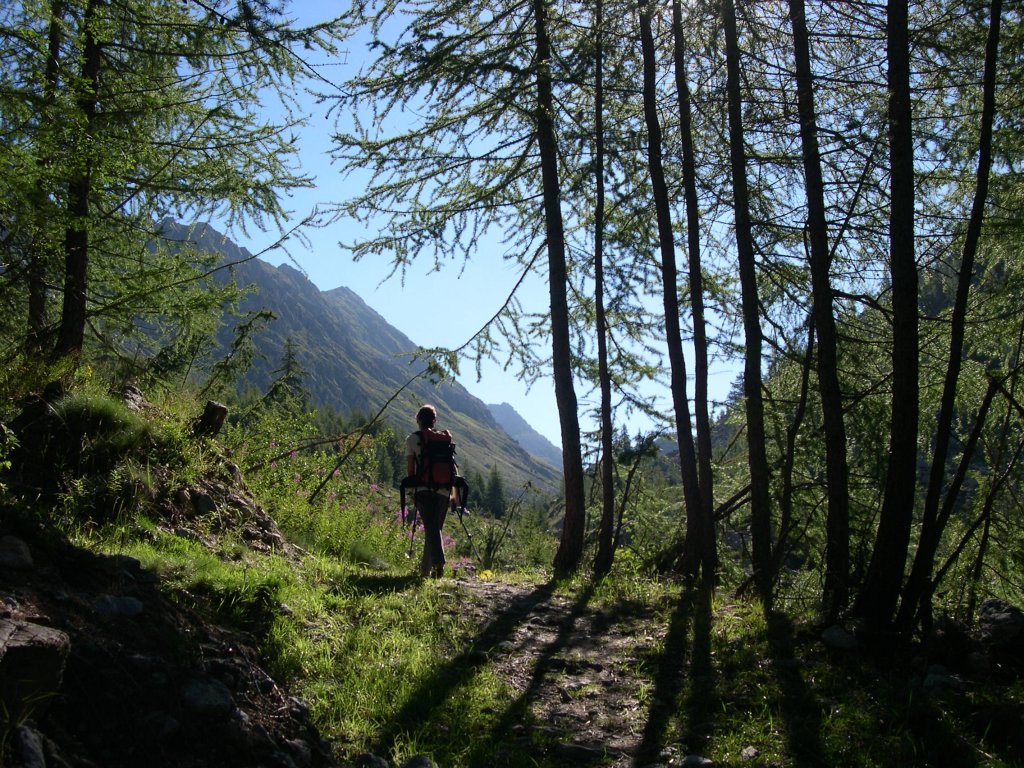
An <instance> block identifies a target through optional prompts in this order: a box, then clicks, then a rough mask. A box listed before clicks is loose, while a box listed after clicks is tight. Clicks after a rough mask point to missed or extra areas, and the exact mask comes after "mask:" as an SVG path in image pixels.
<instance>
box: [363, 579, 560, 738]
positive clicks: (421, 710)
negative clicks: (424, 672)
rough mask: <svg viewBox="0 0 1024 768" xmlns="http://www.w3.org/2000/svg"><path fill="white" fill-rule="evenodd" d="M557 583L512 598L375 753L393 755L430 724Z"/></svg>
mask: <svg viewBox="0 0 1024 768" xmlns="http://www.w3.org/2000/svg"><path fill="white" fill-rule="evenodd" d="M556 587H557V583H556V582H548V583H547V584H542V585H539V586H538V587H537V588H536V589H534V590H532V591H531V592H529V593H527V594H524V595H519V596H517V597H515V598H513V599H512V600H511V601H510V602H509V603H508V604H507V605H506V606H504V607H503V608H502V609H500V610H499V611H498V612H497V613H496V614H495V616H494V618H493V619H491V621H489V622H488V623H487V624H486V625H484V627H483V628H481V630H480V631H479V632H478V633H477V637H476V642H474V643H473V644H472V645H471V646H469V647H468V648H466V649H465V650H464V651H462V652H461V653H459V654H458V655H456V656H454V657H453V658H452V659H450V660H449V661H448V662H447V663H446V664H444V665H442V666H441V667H440V668H438V669H437V670H436V671H435V672H434V674H432V675H430V676H429V677H427V678H426V679H425V680H423V681H422V682H421V683H420V684H419V685H418V686H417V687H416V688H415V690H414V691H413V692H412V694H411V695H410V696H409V698H408V700H407V701H406V702H405V704H404V705H403V706H402V708H401V709H400V710H399V711H398V712H397V713H396V714H395V716H394V719H393V720H392V721H391V722H390V723H388V724H387V725H386V726H385V727H384V728H383V729H382V731H381V733H380V734H379V735H378V737H377V739H376V740H375V742H374V744H373V751H374V752H375V753H376V754H382V755H387V754H391V752H392V750H393V748H394V746H395V742H396V741H397V740H398V738H399V737H400V736H401V735H402V734H406V733H414V732H416V731H417V730H418V729H419V728H420V727H421V726H423V725H424V724H426V723H428V722H430V721H431V719H432V718H433V717H434V714H435V712H436V710H437V709H439V708H440V707H441V706H442V705H443V704H444V703H445V701H447V700H448V698H449V697H450V696H452V695H453V694H454V693H455V692H456V691H457V690H458V689H460V688H461V687H463V686H465V685H466V684H468V683H469V682H470V681H471V680H472V679H473V676H474V675H475V674H476V673H477V671H478V670H479V669H481V668H482V667H484V666H486V665H487V664H488V663H489V658H488V657H489V656H490V654H491V653H492V652H494V651H495V650H497V649H498V646H499V644H501V643H502V642H504V641H506V640H508V639H509V638H510V637H512V636H513V634H514V633H515V630H516V628H517V627H519V625H521V624H522V623H524V622H525V621H526V620H527V619H528V618H529V616H530V615H531V614H532V613H533V612H534V611H536V610H537V609H538V607H540V606H541V605H543V604H544V603H546V602H548V601H549V600H550V599H551V597H552V595H553V594H554V592H555V589H556Z"/></svg>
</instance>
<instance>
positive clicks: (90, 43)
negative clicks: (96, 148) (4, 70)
mask: <svg viewBox="0 0 1024 768" xmlns="http://www.w3.org/2000/svg"><path fill="white" fill-rule="evenodd" d="M101 2H102V0H89V2H88V4H87V5H86V8H85V15H84V17H83V19H82V29H83V34H84V38H85V41H84V46H83V50H82V85H81V86H80V88H81V89H82V90H81V93H80V95H79V97H78V109H79V111H80V112H81V113H82V118H83V123H84V129H83V134H82V140H81V141H79V143H78V146H77V150H78V152H79V154H80V155H81V157H80V158H79V162H81V164H82V167H81V169H80V170H79V171H78V172H77V173H76V174H75V176H74V178H73V180H72V181H71V183H70V184H69V186H68V225H67V230H66V232H65V235H64V302H63V307H62V310H61V318H60V329H59V331H58V334H57V345H56V347H55V348H54V350H53V356H54V358H55V359H57V358H61V357H73V358H76V359H77V358H78V356H79V355H80V354H81V352H82V344H83V341H84V338H85V317H86V293H87V289H88V273H89V198H90V197H91V195H92V157H91V155H92V152H93V148H92V140H91V139H92V137H93V136H94V135H95V131H96V106H97V104H98V100H99V85H100V53H101V51H100V43H99V41H98V40H97V39H96V26H97V15H98V11H99V7H100V4H101Z"/></svg>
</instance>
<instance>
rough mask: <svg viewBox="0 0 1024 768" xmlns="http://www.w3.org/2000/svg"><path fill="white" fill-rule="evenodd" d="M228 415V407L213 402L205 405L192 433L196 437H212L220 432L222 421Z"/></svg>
mask: <svg viewBox="0 0 1024 768" xmlns="http://www.w3.org/2000/svg"><path fill="white" fill-rule="evenodd" d="M227 415H228V407H227V406H226V405H224V404H222V403H218V402H216V401H215V400H210V401H209V402H207V403H206V409H205V410H204V411H203V415H202V416H200V417H199V418H198V419H196V422H195V424H194V425H193V427H192V432H193V433H194V434H195V435H196V437H213V436H214V435H216V434H217V433H218V432H220V429H221V427H223V426H224V419H225V418H226V417H227Z"/></svg>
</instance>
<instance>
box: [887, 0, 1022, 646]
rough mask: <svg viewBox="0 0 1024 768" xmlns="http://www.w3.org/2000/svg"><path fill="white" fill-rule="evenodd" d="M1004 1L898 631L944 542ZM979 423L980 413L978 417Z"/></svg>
mask: <svg viewBox="0 0 1024 768" xmlns="http://www.w3.org/2000/svg"><path fill="white" fill-rule="evenodd" d="M1002 5H1003V4H1002V0H993V3H992V8H991V21H990V23H989V28H988V41H987V43H986V45H985V74H984V78H983V83H982V108H981V134H980V137H979V140H978V170H977V181H976V183H975V190H974V202H973V205H972V208H971V217H970V220H969V221H968V223H967V234H966V237H965V239H964V249H963V255H962V256H961V259H960V275H959V277H958V281H957V289H956V298H955V300H954V303H953V316H952V318H951V320H950V336H949V362H948V363H947V366H946V378H945V381H944V383H943V388H942V402H941V404H940V406H939V417H938V425H937V429H936V433H935V453H934V454H933V455H932V465H931V471H930V474H929V476H928V490H927V493H926V494H925V501H924V512H923V515H922V520H921V535H920V537H919V538H918V544H917V553H916V554H915V556H914V564H913V566H912V567H911V570H910V577H909V578H908V580H907V586H906V588H905V589H904V593H903V600H902V602H901V603H900V610H899V614H898V615H897V620H896V623H897V626H898V627H899V629H900V630H901V631H903V632H909V631H910V630H912V629H913V626H912V625H913V623H914V618H915V616H916V615H917V614H918V612H919V610H920V605H919V604H920V602H921V600H922V599H923V598H924V596H925V594H926V592H928V591H929V590H928V589H927V583H928V580H929V578H930V576H931V572H932V567H933V566H934V563H935V553H936V551H937V550H938V546H939V541H940V539H941V538H942V533H943V529H944V528H945V524H946V522H947V521H946V520H944V519H942V517H941V516H940V514H939V501H940V498H941V496H942V485H943V480H944V478H945V476H946V459H947V454H948V453H949V442H950V436H951V435H952V432H953V418H954V412H955V409H956V390H957V383H958V381H959V378H960V369H961V367H962V363H963V353H964V333H965V329H966V326H967V299H968V295H969V293H970V290H971V280H972V279H973V278H974V259H975V256H976V255H977V252H978V241H979V240H980V239H981V225H982V222H983V221H984V219H985V201H986V200H987V198H988V182H989V171H990V170H991V167H992V124H993V120H994V118H995V101H996V97H995V92H996V66H997V64H998V61H999V27H1000V20H1001V17H1002V10H1003V9H1002ZM979 418H980V414H979Z"/></svg>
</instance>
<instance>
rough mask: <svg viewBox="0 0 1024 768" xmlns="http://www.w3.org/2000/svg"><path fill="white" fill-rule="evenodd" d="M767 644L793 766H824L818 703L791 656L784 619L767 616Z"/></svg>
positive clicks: (790, 638) (790, 626) (790, 632)
mask: <svg viewBox="0 0 1024 768" xmlns="http://www.w3.org/2000/svg"><path fill="white" fill-rule="evenodd" d="M768 643H769V647H770V649H771V658H772V668H773V671H774V674H775V680H776V682H777V684H778V686H779V693H780V695H781V701H780V710H781V713H782V718H783V720H784V721H785V723H786V735H787V741H788V746H789V754H790V756H791V757H792V758H793V765H796V766H821V765H827V764H828V762H827V761H826V759H825V757H824V753H823V748H822V741H821V728H822V721H821V703H820V702H819V701H818V699H817V697H816V696H815V695H814V693H813V692H812V690H811V688H810V686H808V685H807V682H806V681H805V680H804V677H803V675H802V673H801V671H800V670H801V664H800V661H799V660H798V659H797V658H796V657H795V654H794V647H795V643H794V638H793V624H792V622H791V621H790V620H789V619H788V618H787V617H785V616H782V615H780V614H773V615H771V616H769V617H768Z"/></svg>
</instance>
